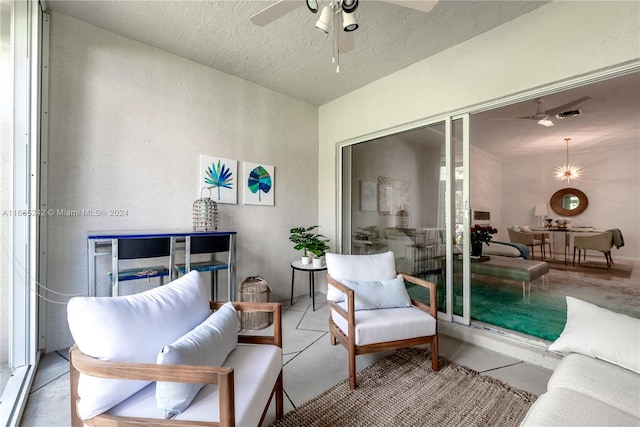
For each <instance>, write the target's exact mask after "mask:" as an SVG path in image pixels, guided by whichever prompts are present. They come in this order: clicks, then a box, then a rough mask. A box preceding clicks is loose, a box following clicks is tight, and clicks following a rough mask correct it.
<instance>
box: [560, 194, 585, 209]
mask: <svg viewBox="0 0 640 427" xmlns="http://www.w3.org/2000/svg"><path fill="white" fill-rule="evenodd" d="M560 205H561V206H562V207H563V208H564V209H568V210H570V211H571V210H573V209H575V208H577V207H578V206H580V199H578V196H576V195H575V194H567V195H566V196H564V197H563V198H562V199H560Z"/></svg>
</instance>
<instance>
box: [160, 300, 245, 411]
mask: <svg viewBox="0 0 640 427" xmlns="http://www.w3.org/2000/svg"><path fill="white" fill-rule="evenodd" d="M238 326H239V325H238V314H237V312H236V309H235V308H234V307H233V304H232V303H230V302H228V303H226V304H224V305H223V306H222V307H220V309H219V310H217V311H216V312H215V313H213V314H212V315H211V316H209V317H208V318H207V320H205V321H204V322H202V323H201V324H200V325H198V326H197V327H196V328H195V329H193V330H192V331H190V332H189V333H187V334H186V335H184V336H182V337H180V338H178V339H177V340H176V341H175V342H173V343H172V344H170V345H167V346H164V347H163V348H162V350H160V353H159V354H158V361H157V363H159V364H164V365H192V366H222V363H223V362H224V361H225V359H226V358H227V355H228V354H229V353H231V352H232V351H233V350H234V349H235V348H236V345H237V343H238ZM202 387H204V384H194V383H176V382H162V381H158V383H156V402H157V404H158V408H160V409H161V410H162V411H164V417H165V418H171V417H173V416H175V415H177V414H180V413H182V412H183V411H184V410H185V409H186V408H187V407H188V406H189V404H190V403H191V401H192V400H193V398H194V397H196V394H198V392H199V391H200V389H201V388H202Z"/></svg>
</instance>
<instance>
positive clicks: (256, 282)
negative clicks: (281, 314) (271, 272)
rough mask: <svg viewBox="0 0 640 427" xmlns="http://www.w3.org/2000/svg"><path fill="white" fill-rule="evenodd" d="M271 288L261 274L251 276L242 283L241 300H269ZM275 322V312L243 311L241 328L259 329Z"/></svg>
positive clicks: (248, 329)
mask: <svg viewBox="0 0 640 427" xmlns="http://www.w3.org/2000/svg"><path fill="white" fill-rule="evenodd" d="M270 298H271V288H270V287H269V284H268V283H267V281H266V280H264V279H263V278H262V277H260V276H250V277H247V278H246V279H244V281H243V282H242V283H241V284H240V301H242V302H269V299H270ZM272 323H273V313H267V312H244V311H243V312H241V313H240V329H243V330H245V331H257V330H259V329H264V328H266V327H267V326H269V325H271V324H272Z"/></svg>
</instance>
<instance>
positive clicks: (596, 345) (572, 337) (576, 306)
mask: <svg viewBox="0 0 640 427" xmlns="http://www.w3.org/2000/svg"><path fill="white" fill-rule="evenodd" d="M549 350H550V351H557V352H566V353H569V352H575V353H580V354H584V355H585V356H591V357H595V358H597V359H601V360H605V361H607V362H610V363H613V364H616V365H618V366H622V367H623V368H626V369H630V370H632V371H633V372H636V373H640V319H636V318H634V317H631V316H627V315H624V314H620V313H614V312H613V311H609V310H607V309H604V308H601V307H598V306H597V305H594V304H591V303H588V302H586V301H582V300H579V299H577V298H573V297H569V296H568V297H567V323H566V324H565V326H564V330H563V331H562V333H561V334H560V336H559V337H558V339H557V340H556V341H555V342H554V343H553V344H551V345H550V346H549Z"/></svg>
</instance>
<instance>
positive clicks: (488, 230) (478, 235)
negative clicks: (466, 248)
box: [471, 224, 498, 256]
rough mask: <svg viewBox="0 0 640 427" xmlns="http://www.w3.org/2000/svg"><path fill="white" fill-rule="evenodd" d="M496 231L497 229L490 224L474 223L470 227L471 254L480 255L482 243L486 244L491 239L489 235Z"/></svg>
mask: <svg viewBox="0 0 640 427" xmlns="http://www.w3.org/2000/svg"><path fill="white" fill-rule="evenodd" d="M497 232H498V230H497V229H495V228H493V227H492V226H490V225H486V226H482V225H477V224H475V225H474V226H473V227H471V255H472V256H481V255H482V244H483V243H486V244H487V245H488V244H489V243H490V242H491V239H492V236H491V235H492V234H496V233H497Z"/></svg>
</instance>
